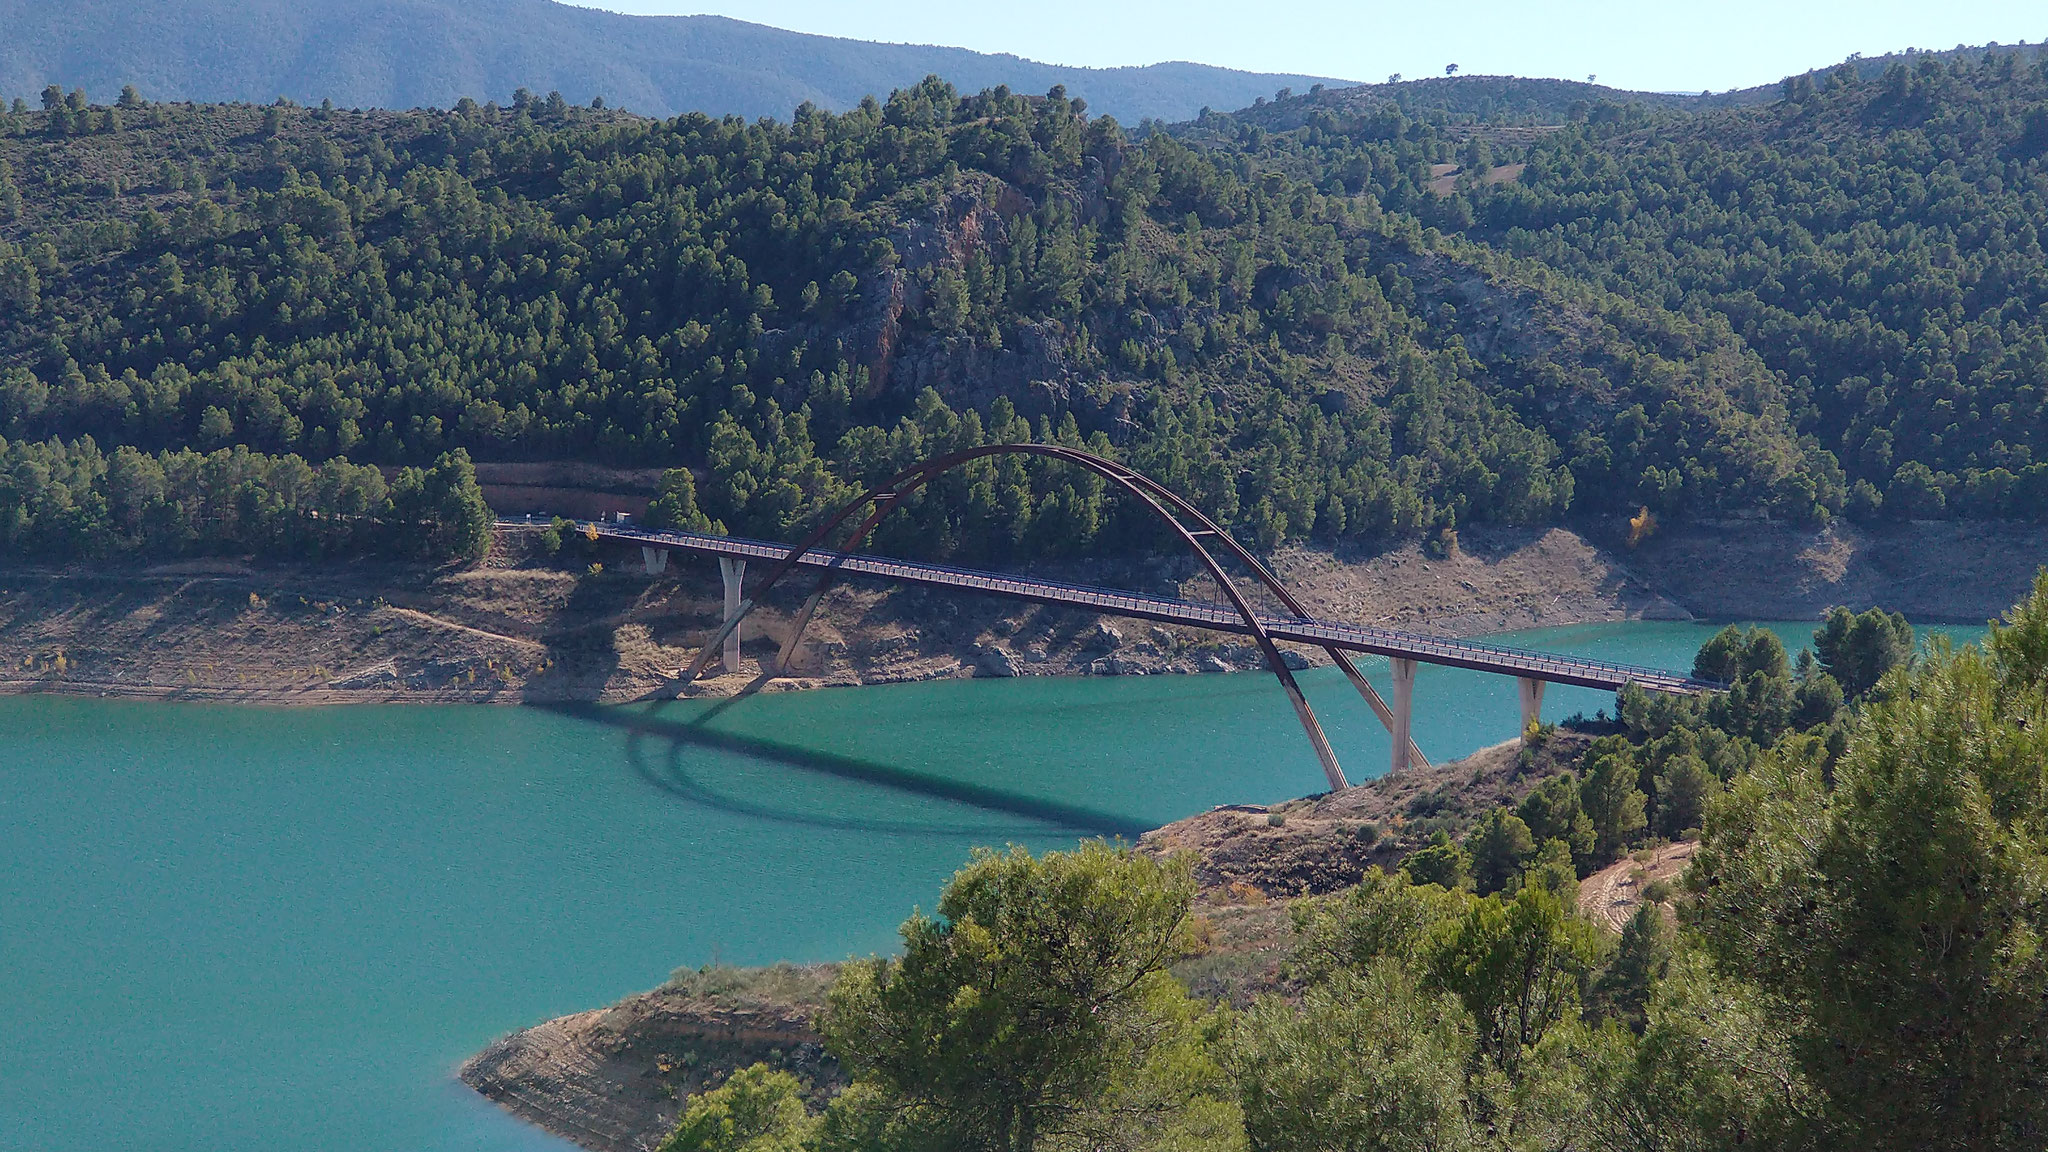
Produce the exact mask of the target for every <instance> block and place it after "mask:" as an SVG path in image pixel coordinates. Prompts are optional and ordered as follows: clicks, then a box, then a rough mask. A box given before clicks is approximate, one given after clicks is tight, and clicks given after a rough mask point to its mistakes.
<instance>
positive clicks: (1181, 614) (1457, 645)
mask: <svg viewBox="0 0 2048 1152" xmlns="http://www.w3.org/2000/svg"><path fill="white" fill-rule="evenodd" d="M499 523H500V524H501V525H505V526H519V525H532V524H535V523H538V521H536V520H535V519H533V518H531V517H528V518H524V519H506V520H500V521H499ZM575 524H576V528H577V530H578V531H579V532H584V533H588V532H589V531H590V529H592V528H593V527H594V528H595V529H596V530H597V535H598V537H599V538H600V539H609V540H618V541H622V542H629V543H637V544H641V545H645V546H647V547H657V548H672V549H676V550H679V551H686V552H696V553H700V554H704V555H711V556H730V557H735V558H738V559H745V560H775V561H779V560H783V559H786V558H787V557H788V556H789V553H790V548H789V546H788V545H786V544H777V543H774V542H773V541H768V540H749V539H746V538H744V537H738V536H714V535H710V534H708V533H699V532H668V531H656V530H653V529H648V528H639V527H636V526H634V525H631V524H626V523H619V522H605V521H576V522H575ZM797 563H798V564H800V565H802V566H804V567H806V568H826V567H831V566H834V565H837V566H838V569H839V570H840V571H841V572H851V573H855V574H858V575H863V576H878V577H882V578H885V579H891V580H901V581H906V582H909V583H915V584H924V585H929V586H934V587H942V588H960V589H966V590H969V591H975V592H985V593H988V594H991V595H996V596H1008V597H1012V598H1015V599H1021V600H1031V601H1035V602H1038V603H1044V604H1058V605H1064V606H1069V607H1077V608H1090V609H1094V610H1097V611H1102V612H1110V613H1114V614H1116V615H1121V616H1132V617H1137V618H1140V619H1147V620H1156V621H1159V622H1161V623H1168V624H1185V625H1189V626H1193V627H1199V628H1209V629H1214V630H1217V631H1222V632H1232V633H1237V634H1240V635H1243V634H1247V633H1249V632H1250V631H1251V629H1250V628H1249V627H1248V626H1247V625H1246V624H1245V622H1244V620H1243V619H1242V618H1240V617H1239V616H1238V615H1237V613H1236V612H1235V611H1234V610H1232V609H1230V608H1228V607H1227V606H1225V605H1222V604H1216V603H1205V602H1203V601H1198V600H1183V599H1179V598H1176V597H1170V596H1148V595H1144V594H1141V593H1134V592H1119V591H1115V590H1113V589H1108V588H1096V587H1091V586H1089V585H1086V584H1070V583H1066V582H1063V581H1058V580H1041V579H1037V578H1035V577H1023V576H1006V575H1003V574H1001V573H997V572H982V571H978V570H975V569H972V568H955V567H952V566H950V565H945V564H927V563H922V562H919V561H914V560H893V559H889V558H886V557H880V556H871V555H866V554H863V553H858V552H846V553H841V552H833V551H828V550H826V549H822V548H814V549H812V550H811V551H809V552H806V553H804V555H803V556H802V557H800V558H799V559H798V560H797ZM1259 623H1260V625H1261V626H1262V627H1264V628H1265V629H1266V631H1267V632H1268V633H1269V634H1271V635H1272V637H1273V638H1274V639H1276V640H1288V641H1293V642H1295V643H1301V644H1313V645H1316V646H1318V647H1321V646H1324V645H1330V646H1334V647H1338V648H1343V649H1346V650H1349V651H1353V652H1366V653H1371V654H1374V655H1380V656H1389V657H1394V658H1397V659H1403V660H1415V661H1418V662H1421V663H1425V664H1438V665H1443V666H1446V667H1451V668H1466V669H1471V670H1473V671H1478V672H1492V673H1497V674H1500V675H1506V676H1520V677H1524V678H1527V679H1532V680H1545V681H1549V682H1551V683H1557V684H1572V685H1576V686H1578V687H1582V688H1597V689H1605V690H1618V689H1620V688H1622V687H1623V686H1625V685H1628V684H1635V685H1636V686H1638V687H1640V688H1643V689H1645V690H1647V691H1651V692H1666V693H1696V692H1709V691H1718V690H1721V689H1723V688H1725V687H1726V685H1723V684H1719V683H1715V682H1713V681H1709V680H1699V679H1695V678H1694V677H1691V676H1687V675H1684V674H1683V673H1678V672H1672V671H1669V670H1667V669H1663V668H1648V667H1644V666H1641V665H1636V664H1621V663H1616V662H1614V661H1611V660H1597V659H1593V658H1590V657H1578V656H1558V655H1555V654H1552V653H1548V652H1535V651H1530V650H1527V649H1522V648H1509V647H1504V646H1500V645H1493V644H1479V643H1474V642H1472V641H1468V640H1450V639H1442V638H1439V637H1435V636H1423V635H1419V634H1417V633H1412V632H1401V631H1396V630H1393V629H1387V628H1369V627H1366V626H1364V625H1358V624H1343V623H1336V622H1331V621H1325V620H1308V619H1299V618H1296V617H1292V616H1265V615H1261V616H1260V617H1259Z"/></svg>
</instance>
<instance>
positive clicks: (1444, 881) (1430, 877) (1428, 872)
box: [1401, 832, 1472, 892]
mask: <svg viewBox="0 0 2048 1152" xmlns="http://www.w3.org/2000/svg"><path fill="white" fill-rule="evenodd" d="M1401 871H1403V872H1406V873H1407V874H1408V875H1409V876H1410V877H1411V878H1412V879H1413V880H1414V882H1415V883H1417V884H1435V885H1436V886H1438V887H1439V888H1444V889H1448V890H1449V891H1452V892H1463V891H1467V890H1469V889H1470V888H1471V887H1472V854H1471V853H1470V852H1467V851H1465V846H1464V845H1462V844H1459V843H1457V842H1455V841H1453V840H1452V839H1451V838H1450V836H1449V835H1447V834H1445V833H1443V832H1437V833H1435V834H1434V835H1432V836H1431V837H1430V840H1429V844H1428V845H1427V846H1425V847H1422V848H1418V849H1416V850H1415V851H1413V852H1410V853H1409V854H1408V857H1407V859H1405V860H1403V861H1401Z"/></svg>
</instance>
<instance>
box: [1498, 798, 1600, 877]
mask: <svg viewBox="0 0 2048 1152" xmlns="http://www.w3.org/2000/svg"><path fill="white" fill-rule="evenodd" d="M1515 811H1516V814H1517V815H1519V816H1520V817H1521V818H1522V822H1523V823H1524V824H1526V825H1528V826H1529V834H1530V835H1531V836H1533V837H1535V838H1536V839H1537V840H1538V841H1546V840H1559V841H1562V842H1563V843H1564V844H1565V846H1566V847H1568V848H1570V849H1571V853H1572V859H1573V860H1575V861H1577V862H1578V863H1579V865H1580V869H1581V874H1582V875H1583V874H1584V871H1585V869H1586V867H1587V866H1588V865H1590V864H1591V863H1592V860H1593V848H1594V845H1595V844H1596V843H1597V840H1598V837H1597V835H1596V833H1595V832H1594V830H1593V821H1592V820H1591V819H1590V818H1589V817H1588V816H1587V815H1586V811H1585V808H1584V807H1583V806H1582V805H1581V804H1580V802H1579V781H1578V779H1577V778H1576V777H1574V776H1573V775H1571V774H1570V773H1565V774H1564V775H1561V776H1552V777H1551V778H1550V779H1548V780H1545V781H1544V782H1543V783H1541V784H1538V785H1537V786H1536V788H1535V790H1534V791H1532V792H1530V793H1529V795H1527V796H1526V797H1523V799H1522V803H1521V806H1520V807H1519V808H1517V809H1516V810H1515Z"/></svg>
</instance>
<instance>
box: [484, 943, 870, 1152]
mask: <svg viewBox="0 0 2048 1152" xmlns="http://www.w3.org/2000/svg"><path fill="white" fill-rule="evenodd" d="M834 972H835V970H834V969H833V968H832V967H831V966H829V965H821V966H816V967H813V968H796V967H791V966H778V967H776V968H769V969H753V970H744V971H739V972H737V973H734V978H735V979H739V980H750V981H756V982H759V983H760V984H762V985H763V987H756V988H720V989H710V990H707V989H705V988H702V987H692V986H689V985H687V984H685V985H680V986H679V985H676V984H670V985H667V986H664V987H662V988H659V989H656V990H655V991H653V992H646V993H642V994H641V995H638V996H632V997H628V998H627V999H625V1000H622V1001H620V1002H619V1003H617V1004H614V1005H613V1006H611V1007H610V1008H600V1009H598V1010H596V1011H592V1012H579V1013H577V1014H575V1015H573V1016H563V1017H560V1018H558V1019H554V1020H550V1021H548V1022H546V1023H544V1024H538V1025H535V1026H534V1027H532V1028H528V1029H525V1030H524V1031H520V1032H514V1033H512V1034H511V1035H509V1036H505V1037H501V1038H500V1039H498V1040H495V1041H493V1042H492V1043H491V1044H490V1046H489V1047H487V1048H485V1049H484V1050H483V1051H481V1052H479V1053H477V1054H476V1055H475V1056H472V1057H470V1058H469V1060H468V1061H467V1062H466V1063H464V1064H463V1066H462V1068H461V1071H460V1072H459V1075H460V1076H461V1078H462V1082H463V1083H465V1084H467V1085H469V1086H470V1087H471V1088H474V1089H476V1090H477V1091H478V1092H480V1093H482V1094H483V1095H484V1096H486V1097H489V1098H490V1099H492V1100H494V1101H496V1102H498V1103H499V1104H500V1105H503V1106H504V1107H505V1109H506V1110H507V1111H510V1112H511V1113H512V1114H513V1115H515V1116H518V1117H519V1118H520V1119H522V1120H525V1121H527V1122H528V1123H531V1124H535V1125H537V1126H539V1127H541V1128H544V1129H546V1130H547V1131H549V1132H552V1133H554V1134H555V1135H557V1136H560V1137H563V1138H564V1139H567V1140H572V1141H574V1142H576V1143H577V1144H579V1145H581V1146H583V1147H585V1148H589V1149H592V1152H651V1150H652V1149H653V1148H654V1147H655V1146H656V1145H657V1144H659V1143H660V1142H661V1140H662V1138H663V1137H664V1136H666V1135H667V1133H668V1132H669V1130H670V1129H672V1128H673V1127H674V1126H675V1122H676V1114H677V1111H678V1108H679V1103H680V1101H682V1100H685V1099H687V1098H688V1097H689V1096H691V1095H692V1094H694V1093H698V1092H705V1091H709V1090H710V1089H713V1088H716V1087H718V1085H720V1084H722V1083H724V1081H725V1078H726V1077H727V1076H730V1075H731V1074H732V1073H733V1072H735V1071H737V1070H739V1069H741V1068H746V1067H748V1066H750V1065H753V1064H756V1063H767V1064H770V1065H772V1066H774V1067H777V1068H780V1069H783V1070H785V1071H788V1072H790V1073H791V1074H793V1075H795V1076H796V1078H797V1079H798V1081H800V1082H801V1083H802V1084H803V1085H804V1088H805V1092H806V1095H808V1096H810V1097H812V1103H813V1105H817V1104H822V1103H823V1101H824V1100H825V1099H827V1098H828V1097H829V1096H830V1095H831V1094H832V1093H833V1092H835V1091H837V1090H838V1089H839V1088H841V1087H844V1085H845V1082H846V1078H845V1076H844V1075H843V1074H842V1073H841V1072H840V1070H839V1064H838V1062H837V1061H836V1060H833V1059H832V1057H831V1056H830V1055H829V1054H828V1053H826V1051H825V1049H824V1046H823V1044H822V1042H821V1041H820V1039H819V1036H818V1033H817V1030H816V1029H815V1028H814V1027H813V1026H812V1024H811V1018H812V1016H813V1014H814V1013H815V1012H816V1011H817V1009H818V1006H819V1004H820V1003H822V1000H823V993H824V989H825V988H826V987H828V986H829V984H830V981H831V978H832V976H833V975H834ZM694 975H697V976H700V977H702V976H705V975H707V974H694ZM708 975H709V976H710V978H711V979H714V980H715V979H717V978H718V977H719V976H720V975H722V974H721V973H717V972H714V973H710V974H708ZM700 983H701V981H700Z"/></svg>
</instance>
